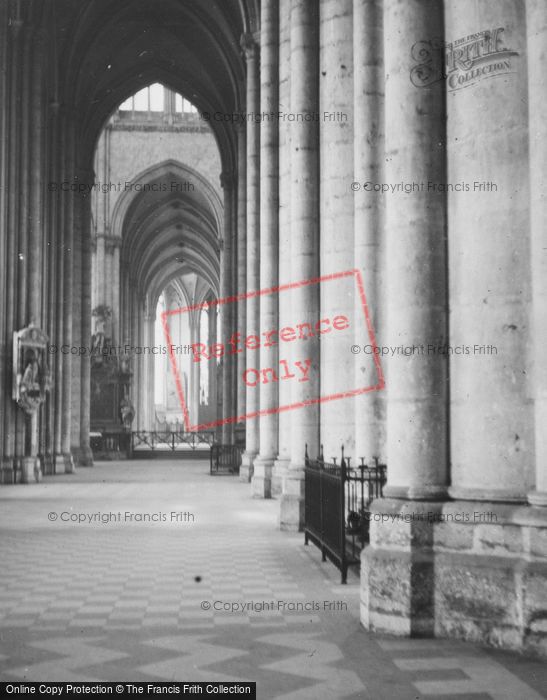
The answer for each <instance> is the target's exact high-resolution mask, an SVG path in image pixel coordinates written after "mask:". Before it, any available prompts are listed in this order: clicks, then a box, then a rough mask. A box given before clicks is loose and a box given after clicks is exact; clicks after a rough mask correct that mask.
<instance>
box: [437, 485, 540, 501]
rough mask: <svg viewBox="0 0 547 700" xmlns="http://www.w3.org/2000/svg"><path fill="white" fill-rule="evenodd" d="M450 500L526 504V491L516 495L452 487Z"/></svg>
mask: <svg viewBox="0 0 547 700" xmlns="http://www.w3.org/2000/svg"><path fill="white" fill-rule="evenodd" d="M448 493H449V495H450V498H453V499H454V500H455V501H458V500H461V501H487V502H491V503H495V502H498V503H526V500H527V498H526V491H524V490H523V491H522V493H515V491H511V490H510V489H475V488H462V487H458V486H450V488H449V489H448Z"/></svg>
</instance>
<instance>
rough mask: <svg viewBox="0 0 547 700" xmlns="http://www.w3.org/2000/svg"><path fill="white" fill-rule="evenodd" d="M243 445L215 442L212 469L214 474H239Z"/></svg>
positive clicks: (211, 457)
mask: <svg viewBox="0 0 547 700" xmlns="http://www.w3.org/2000/svg"><path fill="white" fill-rule="evenodd" d="M242 454H243V447H241V446H239V445H223V444H221V443H218V442H215V443H214V444H213V445H211V456H210V470H209V473H210V474H211V475H213V474H239V468H240V467H241V456H242Z"/></svg>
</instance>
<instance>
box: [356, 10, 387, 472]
mask: <svg viewBox="0 0 547 700" xmlns="http://www.w3.org/2000/svg"><path fill="white" fill-rule="evenodd" d="M382 25H383V18H382V2H381V0H373V1H372V2H371V0H354V2H353V160H354V178H353V179H354V181H355V182H356V183H357V184H358V185H359V186H360V188H359V189H358V190H357V191H356V192H355V194H354V199H353V215H354V250H355V267H356V269H358V270H360V271H361V273H362V275H363V283H364V288H365V294H366V298H367V305H368V309H369V313H370V317H371V321H372V325H373V328H374V331H375V334H376V337H377V338H381V330H382V329H381V323H380V321H381V301H382V295H381V290H380V284H381V279H382V276H381V274H380V272H381V265H382V258H381V254H382V246H383V243H384V240H385V234H384V229H383V195H382V194H381V193H379V192H371V191H368V190H365V189H364V187H363V185H365V183H367V182H385V179H384V176H383V172H384V62H383V53H384V47H383V33H382ZM355 316H356V318H357V317H360V318H362V317H363V310H362V308H361V300H360V299H359V297H358V296H357V295H356V297H355ZM363 335H364V334H363V333H358V334H357V335H356V337H355V342H356V344H358V345H361V346H362V340H363ZM366 342H368V340H367V341H366ZM369 371H370V363H369V362H368V361H367V357H366V356H365V354H364V353H359V354H356V355H355V386H356V387H359V386H364V385H365V384H366V383H368V382H369V380H370V375H369V374H365V373H367V372H369ZM371 383H372V382H371ZM354 430H355V456H356V457H357V458H359V457H364V458H365V459H366V460H367V462H368V461H369V460H370V458H371V457H373V456H378V457H381V458H383V459H385V397H384V392H383V391H382V392H381V393H379V392H377V391H373V392H370V393H366V394H360V395H358V396H356V397H355V428H354Z"/></svg>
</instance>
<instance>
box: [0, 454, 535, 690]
mask: <svg viewBox="0 0 547 700" xmlns="http://www.w3.org/2000/svg"><path fill="white" fill-rule="evenodd" d="M277 507H278V504H277V503H276V502H275V501H260V500H254V499H252V498H250V494H249V487H248V486H246V485H245V484H241V483H239V482H238V481H237V480H236V479H235V478H233V477H210V476H208V474H207V465H206V463H205V462H188V461H184V462H176V461H163V460H162V461H157V462H152V463H146V462H142V461H139V462H126V463H101V464H98V465H96V466H95V467H94V468H93V469H86V470H84V469H82V470H80V471H79V472H78V473H77V474H76V475H70V476H63V477H59V476H57V477H50V478H47V479H46V480H45V481H44V482H43V483H42V484H32V485H29V486H22V485H20V486H8V487H2V488H1V490H0V526H1V527H2V536H1V538H0V562H1V565H0V583H1V587H0V678H1V679H2V680H10V681H21V680H24V679H26V680H44V681H47V680H51V681H60V680H80V681H91V680H95V681H97V680H101V681H118V680H134V681H146V680H156V681H160V680H164V681H170V680H179V681H183V680H184V681H200V680H203V681H207V680H219V681H228V680H240V681H241V680H251V681H257V683H258V697H259V698H283V699H285V700H307V699H308V698H309V699H310V700H312V699H314V698H325V699H329V700H330V699H331V698H348V699H353V698H374V699H375V700H376V699H379V700H382V699H384V698H385V699H386V700H388V699H389V700H391V699H393V698H395V699H399V698H401V699H402V700H416V699H422V698H424V699H425V698H427V699H432V700H433V699H434V698H443V700H450V699H451V698H459V699H462V698H465V699H469V700H482V699H486V698H492V699H495V700H498V699H500V700H502V699H503V700H517V699H519V700H520V699H522V700H536V699H539V698H545V697H547V693H545V689H546V688H547V671H546V670H545V668H544V666H542V665H541V664H539V663H538V662H534V661H531V660H526V659H523V658H521V657H518V656H517V655H513V654H504V653H501V652H493V651H490V650H484V649H481V648H478V647H476V646H473V645H468V644H463V643H457V642H450V641H444V640H405V639H390V638H384V637H382V638H380V637H377V636H375V635H371V634H368V633H366V632H365V631H364V630H362V629H361V628H360V626H359V589H358V579H357V576H356V575H354V576H352V577H350V582H349V584H348V585H347V586H342V585H340V584H339V575H338V572H337V570H336V569H335V568H334V567H333V566H332V565H331V564H322V563H321V561H320V556H319V554H318V552H317V550H316V549H315V548H313V547H311V546H310V547H305V546H304V545H303V537H302V536H301V535H288V534H286V533H281V532H279V530H278V529H276V514H277ZM52 512H54V513H56V514H57V516H58V519H57V520H55V521H52V520H50V519H49V517H48V514H49V513H52ZM126 512H127V513H130V514H132V515H131V516H130V517H131V521H128V520H126V519H125V518H126V516H125V513H126ZM171 512H173V513H184V512H191V513H193V515H194V517H195V521H194V522H193V523H192V522H182V521H180V520H179V521H178V522H176V521H173V522H171V521H170V518H171ZM105 513H114V514H116V516H117V514H118V513H120V522H118V520H116V519H114V520H111V522H109V523H106V524H102V523H101V522H98V520H100V515H99V516H96V518H95V521H94V522H87V523H85V522H83V523H81V524H77V523H73V522H63V521H62V520H61V519H60V518H61V517H66V518H69V517H71V516H72V517H74V515H75V514H76V515H77V514H82V515H84V516H86V515H89V516H93V514H105ZM140 513H147V514H150V515H154V516H155V517H156V518H157V519H158V520H159V522H149V523H143V522H135V514H140ZM162 513H163V514H165V517H166V518H167V520H166V521H161V519H160V518H161V515H160V514H162ZM61 514H64V515H63V516H61ZM277 601H284V604H283V603H282V604H279V609H278V602H277ZM250 602H253V603H254V604H255V607H256V606H257V605H259V604H261V603H268V604H270V605H273V606H275V609H274V610H265V609H262V610H245V611H238V612H231V611H227V610H224V609H222V606H223V605H224V604H227V605H228V606H231V605H232V604H239V605H241V604H244V603H247V604H248V603H250ZM208 604H209V605H211V606H212V607H211V608H209V609H204V608H206V607H207V605H208ZM303 604H306V605H307V606H308V608H313V607H314V606H315V607H318V608H320V609H319V610H314V609H311V610H309V611H308V612H302V611H298V610H297V608H298V607H301V606H302V605H303ZM215 605H216V607H220V608H221V609H219V610H215V609H214V607H215ZM263 607H264V606H263ZM325 608H326V609H325ZM542 689H543V690H542Z"/></svg>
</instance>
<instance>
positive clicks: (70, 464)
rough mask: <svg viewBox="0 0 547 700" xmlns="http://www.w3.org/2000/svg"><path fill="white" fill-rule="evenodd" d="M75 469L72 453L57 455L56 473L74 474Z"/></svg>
mask: <svg viewBox="0 0 547 700" xmlns="http://www.w3.org/2000/svg"><path fill="white" fill-rule="evenodd" d="M75 471H76V468H75V466H74V460H73V459H72V455H71V454H58V455H55V474H74V472H75Z"/></svg>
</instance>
